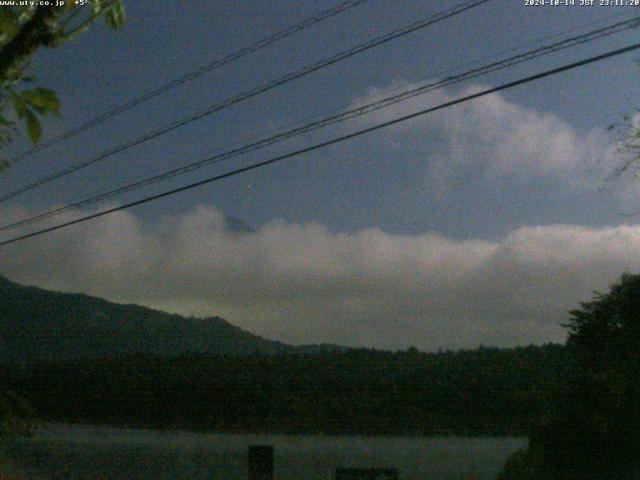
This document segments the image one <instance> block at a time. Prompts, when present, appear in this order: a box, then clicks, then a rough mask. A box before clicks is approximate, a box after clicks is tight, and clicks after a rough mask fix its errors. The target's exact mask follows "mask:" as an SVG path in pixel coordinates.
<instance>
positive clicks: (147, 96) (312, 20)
mask: <svg viewBox="0 0 640 480" xmlns="http://www.w3.org/2000/svg"><path fill="white" fill-rule="evenodd" d="M366 1H368V0H348V1H346V2H343V3H341V4H339V5H337V6H335V7H332V8H329V9H327V10H324V11H322V12H320V13H318V14H317V15H314V16H312V17H308V18H306V19H304V20H302V21H301V22H299V23H297V24H295V25H292V26H290V27H288V28H285V29H283V30H280V31H279V32H276V33H274V34H273V35H270V36H268V37H265V38H263V39H261V40H258V41H257V42H255V43H252V44H251V45H247V46H246V47H243V48H241V49H240V50H237V51H235V52H232V53H230V54H228V55H226V56H225V57H223V58H221V59H219V60H214V61H213V62H211V63H208V64H207V65H203V66H201V67H199V68H198V69H196V70H193V71H191V72H189V73H186V74H185V75H183V76H181V77H178V78H175V79H173V80H171V81H170V82H167V83H165V84H164V85H161V86H159V87H157V88H155V89H153V90H149V91H147V92H145V93H143V94H142V95H140V96H139V97H136V98H133V99H132V100H129V101H128V102H126V103H123V104H122V105H120V106H118V107H116V108H113V109H111V110H109V111H107V112H104V113H102V114H100V115H97V116H95V117H93V118H91V119H89V120H87V121H85V122H84V123H82V124H80V125H78V126H76V127H74V128H71V129H69V130H66V131H64V132H62V133H61V134H59V135H56V136H55V137H52V138H50V139H49V140H47V141H45V142H43V143H41V144H40V145H37V146H35V147H33V148H31V149H29V150H27V151H25V152H22V153H21V154H19V155H17V156H15V157H14V158H12V159H11V160H10V162H18V161H20V160H24V159H25V158H27V157H29V156H31V155H33V154H35V153H37V152H41V151H42V150H46V149H47V148H49V147H52V146H53V145H56V144H58V143H60V142H61V141H63V140H66V139H67V138H71V137H73V136H75V135H77V134H78V133H80V132H84V131H85V130H88V129H90V128H93V127H95V126H96V125H100V124H101V123H103V122H105V121H106V120H108V119H110V118H112V117H115V116H116V115H118V114H120V113H122V112H126V111H127V110H131V109H132V108H134V107H137V106H138V105H140V104H142V103H145V102H147V101H149V100H151V99H152V98H155V97H157V96H158V95H161V94H163V93H165V92H167V91H169V90H173V89H174V88H177V87H179V86H180V85H183V84H185V83H187V82H190V81H192V80H195V79H196V78H198V77H201V76H202V75H204V74H206V73H209V72H211V71H213V70H216V69H218V68H220V67H223V66H225V65H229V64H231V63H233V62H235V61H236V60H239V59H241V58H242V57H245V56H246V55H249V54H251V53H254V52H257V51H258V50H261V49H263V48H265V47H268V46H270V45H273V44H274V43H276V42H278V41H280V40H282V39H285V38H287V37H289V36H291V35H293V34H295V33H297V32H300V31H302V30H305V29H307V28H309V27H311V26H312V25H315V24H317V23H320V22H322V21H324V20H326V19H328V18H331V17H333V16H335V15H338V14H339V13H342V12H344V11H346V10H349V9H351V8H353V7H356V6H358V5H360V4H361V3H364V2H366ZM78 11H80V9H79V8H77V9H76V10H75V12H74V14H75V13H77V12H78Z"/></svg>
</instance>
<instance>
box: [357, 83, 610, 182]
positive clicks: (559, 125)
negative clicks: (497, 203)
mask: <svg viewBox="0 0 640 480" xmlns="http://www.w3.org/2000/svg"><path fill="white" fill-rule="evenodd" d="M417 86H418V84H416V83H410V82H406V81H396V82H395V83H394V84H392V85H390V86H389V87H387V88H374V89H371V90H370V91H369V92H368V94H367V96H366V98H361V99H357V100H356V101H355V102H354V104H353V105H354V106H360V105H363V104H367V103H369V102H371V101H373V100H375V99H381V98H385V97H387V96H390V95H392V94H396V93H398V92H400V91H404V90H411V89H414V88H416V87H417ZM487 88H489V87H488V86H486V85H472V86H469V87H466V88H463V89H462V90H460V91H453V90H450V89H443V90H436V91H433V92H430V93H428V94H427V95H423V96H418V97H414V98H412V99H409V100H407V101H404V102H402V103H399V104H397V105H394V106H391V107H388V108H386V109H384V110H380V111H378V112H375V113H372V114H369V115H367V116H365V117H362V118H361V119H360V120H359V123H360V124H361V125H372V124H376V123H378V122H382V121H386V120H390V119H393V118H397V117H400V116H403V115H406V114H410V113H414V112H417V111H420V110H423V109H426V108H429V107H433V106H436V105H439V104H442V103H446V102H449V101H452V100H455V99H457V98H461V97H464V96H466V95H470V94H474V93H477V92H480V91H482V90H485V89H487ZM378 135H379V138H381V139H382V142H383V143H384V145H385V146H386V147H387V148H390V149H392V150H395V151H396V152H397V153H399V152H400V151H402V150H405V151H406V150H407V149H409V150H410V151H411V154H412V155H419V156H422V157H423V158H424V159H425V163H426V164H427V165H428V167H427V172H428V175H427V177H428V178H429V179H430V180H432V181H435V183H437V184H438V185H439V186H441V187H443V186H450V185H451V183H452V180H455V179H457V178H468V177H477V176H480V177H481V178H483V180H485V181H488V182H491V183H492V184H496V183H498V182H500V181H505V180H506V181H510V180H513V179H517V180H526V181H531V182H539V181H540V179H541V178H543V179H547V180H551V181H553V180H561V181H562V182H563V183H564V184H565V185H567V186H568V185H570V186H572V187H580V188H585V187H587V188H593V187H600V186H602V183H603V179H604V178H606V177H607V175H609V174H611V172H612V168H613V166H614V163H615V155H614V154H613V153H614V151H613V150H614V148H612V146H611V143H612V142H611V139H610V138H608V137H607V135H606V134H605V133H604V129H602V128H594V130H593V131H591V132H588V133H579V132H577V131H576V130H575V129H574V128H573V127H572V126H571V125H570V124H568V123H567V122H565V121H564V120H562V119H561V118H559V117H558V116H556V115H553V114H549V113H545V112H542V111H539V110H536V109H533V108H529V107H525V106H522V105H519V104H517V103H514V102H511V101H509V100H507V99H506V98H505V96H504V95H502V94H500V93H495V94H492V95H487V96H484V97H480V98H477V99H474V100H471V101H468V102H465V103H462V104H459V105H456V106H453V107H450V108H446V109H443V110H440V111H436V112H433V113H430V114H427V115H425V116H421V117H418V118H415V119H413V120H410V121H407V122H404V123H401V124H398V125H396V126H393V127H391V128H389V129H387V130H385V131H384V133H382V132H379V133H378ZM455 183H458V182H455Z"/></svg>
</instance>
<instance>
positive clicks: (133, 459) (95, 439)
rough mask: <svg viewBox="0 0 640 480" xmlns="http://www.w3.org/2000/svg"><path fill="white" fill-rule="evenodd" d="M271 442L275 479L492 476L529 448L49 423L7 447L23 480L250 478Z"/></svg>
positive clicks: (512, 443)
mask: <svg viewBox="0 0 640 480" xmlns="http://www.w3.org/2000/svg"><path fill="white" fill-rule="evenodd" d="M253 444H268V445H273V447H274V449H275V454H274V463H275V479H276V480H330V479H332V478H333V472H334V471H335V468H336V467H338V466H345V467H362V468H371V467H395V468H398V469H399V470H400V478H401V479H402V480H460V479H461V478H462V479H465V480H471V479H474V480H476V479H485V480H486V479H493V478H495V476H496V475H497V473H498V472H499V471H500V470H501V468H502V466H503V465H504V461H505V460H506V458H507V457H508V456H509V454H510V453H512V452H514V451H515V450H517V449H518V448H521V447H523V446H525V445H526V439H523V438H511V437H500V438H491V437H482V438H473V437H434V438H424V437H365V436H347V435H345V436H323V435H246V434H209V433H194V432H186V431H156V430H143V429H124V428H109V427H95V426H68V425H51V426H47V427H43V428H41V429H40V430H39V431H38V432H37V433H36V435H35V436H34V437H33V438H31V439H25V440H20V441H18V442H16V443H15V444H14V445H12V446H10V447H9V451H8V453H9V456H10V458H11V459H12V463H13V465H14V468H15V469H16V471H19V472H20V473H22V475H23V476H24V477H23V478H27V479H34V480H36V479H37V480H40V479H42V480H49V479H73V480H77V479H82V480H85V479H87V480H88V479H92V480H95V479H105V480H106V479H109V480H125V479H126V480H137V479H208V480H211V479H221V480H245V479H246V478H247V448H248V447H249V445H253Z"/></svg>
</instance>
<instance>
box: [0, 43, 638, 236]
mask: <svg viewBox="0 0 640 480" xmlns="http://www.w3.org/2000/svg"><path fill="white" fill-rule="evenodd" d="M638 49H640V42H639V43H634V44H632V45H629V46H627V47H623V48H619V49H617V50H612V51H609V52H607V53H603V54H601V55H596V56H593V57H589V58H586V59H584V60H580V61H578V62H574V63H570V64H567V65H563V66H561V67H557V68H553V69H551V70H546V71H544V72H542V73H538V74H535V75H530V76H528V77H524V78H521V79H519V80H515V81H512V82H508V83H504V84H502V85H500V86H498V87H494V88H489V89H486V90H482V91H480V92H477V93H474V94H471V95H466V96H464V97H461V98H458V99H455V100H451V101H449V102H445V103H441V104H439V105H437V106H435V107H430V108H426V109H423V110H420V111H418V112H415V113H411V114H409V115H403V116H401V117H398V118H395V119H393V120H389V121H386V122H382V123H378V124H376V125H374V126H371V127H368V128H364V129H361V130H358V131H356V132H352V133H349V134H347V135H342V136H339V137H335V138H333V139H331V140H327V141H325V142H321V143H317V144H315V145H312V146H310V147H305V148H301V149H299V150H295V151H292V152H289V153H286V154H284V155H279V156H277V157H273V158H270V159H268V160H264V161H262V162H257V163H254V164H251V165H248V166H246V167H242V168H237V169H235V170H232V171H230V172H226V173H223V174H220V175H216V176H213V177H209V178H206V179H204V180H199V181H197V182H193V183H190V184H188V185H184V186H182V187H178V188H174V189H172V190H168V191H165V192H162V193H158V194H155V195H151V196H149V197H145V198H142V199H140V200H136V201H134V202H130V203H127V204H124V205H120V206H118V207H113V208H109V209H107V210H103V211H101V212H97V213H93V214H91V215H87V216H84V217H81V218H77V219H75V220H71V221H69V222H65V223H61V224H58V225H54V226H52V227H48V228H44V229H41V230H38V231H35V232H31V233H28V234H25V235H20V236H17V237H14V238H10V239H8V240H4V241H2V242H0V247H1V246H5V245H10V244H12V243H16V242H20V241H23V240H26V239H28V238H32V237H36V236H39V235H43V234H45V233H49V232H53V231H56V230H60V229H62V228H66V227H70V226H71V225H76V224H79V223H83V222H87V221H89V220H93V219H95V218H99V217H103V216H105V215H109V214H111V213H115V212H119V211H121V210H126V209H129V208H132V207H135V206H138V205H142V204H145V203H149V202H152V201H155V200H159V199H161V198H165V197H169V196H172V195H176V194H178V193H181V192H185V191H188V190H192V189H194V188H197V187H200V186H202V185H207V184H209V183H213V182H216V181H219V180H223V179H225V178H229V177H233V176H236V175H239V174H241V173H245V172H249V171H251V170H256V169H258V168H262V167H266V166H268V165H272V164H275V163H278V162H281V161H283V160H287V159H289V158H293V157H297V156H299V155H303V154H306V153H309V152H312V151H315V150H319V149H322V148H326V147H328V146H330V145H335V144H337V143H341V142H344V141H346V140H350V139H352V138H356V137H360V136H362V135H365V134H368V133H372V132H375V131H378V130H381V129H383V128H387V127H390V126H392V125H396V124H398V123H401V122H405V121H407V120H411V119H413V118H417V117H421V116H423V115H427V114H429V113H432V112H436V111H438V110H443V109H445V108H449V107H452V106H454V105H458V104H461V103H464V102H468V101H470V100H474V99H477V98H480V97H484V96H486V95H490V94H493V93H497V92H500V91H502V90H507V89H510V88H514V87H517V86H519V85H523V84H526V83H529V82H533V81H535V80H540V79H542V78H546V77H550V76H552V75H557V74H559V73H562V72H566V71H569V70H573V69H575V68H578V67H582V66H584V65H588V64H592V63H596V62H600V61H602V60H605V59H608V58H612V57H615V56H618V55H622V54H625V53H629V52H632V51H635V50H638Z"/></svg>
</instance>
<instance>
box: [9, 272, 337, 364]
mask: <svg viewBox="0 0 640 480" xmlns="http://www.w3.org/2000/svg"><path fill="white" fill-rule="evenodd" d="M0 300H1V301H0V362H1V363H4V364H11V363H32V362H50V361H65V360H78V359H83V358H100V357H114V356H122V355H132V354H141V355H157V356H172V355H180V354H188V353H192V354H214V355H215V354H231V355H248V354H253V353H260V354H278V353H288V352H291V353H293V352H299V353H317V352H320V351H332V350H345V349H347V348H346V347H341V346H337V345H326V344H325V345H301V346H294V345H288V344H285V343H283V342H279V341H277V340H269V339H266V338H263V337H260V336H258V335H254V334H253V333H250V332H248V331H246V330H243V329H241V328H239V327H236V326H234V325H232V324H231V323H229V322H228V321H227V320H225V319H223V318H221V317H217V316H212V317H206V318H195V317H183V316H181V315H178V314H170V313H167V312H162V311H160V310H155V309H152V308H148V307H143V306H140V305H136V304H120V303H115V302H111V301H108V300H105V299H102V298H99V297H94V296H90V295H86V294H83V293H65V292H59V291H51V290H45V289H42V288H39V287H33V286H24V285H20V284H18V283H16V282H13V281H11V280H9V279H8V278H6V277H4V276H2V275H0Z"/></svg>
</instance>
